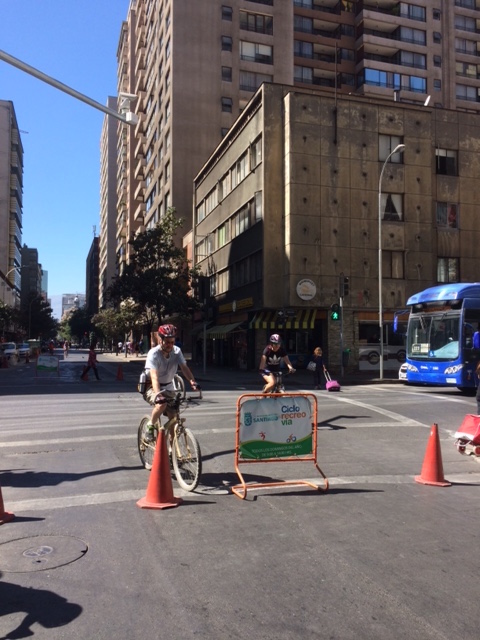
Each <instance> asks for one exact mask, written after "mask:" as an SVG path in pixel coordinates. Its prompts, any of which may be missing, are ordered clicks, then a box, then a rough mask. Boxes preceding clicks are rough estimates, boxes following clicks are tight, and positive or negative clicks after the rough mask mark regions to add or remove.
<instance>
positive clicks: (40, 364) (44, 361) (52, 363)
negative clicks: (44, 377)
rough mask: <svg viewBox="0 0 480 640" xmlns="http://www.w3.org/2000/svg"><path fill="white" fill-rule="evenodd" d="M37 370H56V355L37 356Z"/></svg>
mask: <svg viewBox="0 0 480 640" xmlns="http://www.w3.org/2000/svg"><path fill="white" fill-rule="evenodd" d="M37 371H54V372H55V373H57V371H58V358H57V356H38V358H37Z"/></svg>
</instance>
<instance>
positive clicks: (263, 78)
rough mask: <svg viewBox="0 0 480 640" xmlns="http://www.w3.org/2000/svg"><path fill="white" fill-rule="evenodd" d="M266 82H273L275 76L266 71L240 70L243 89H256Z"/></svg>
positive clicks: (241, 87)
mask: <svg viewBox="0 0 480 640" xmlns="http://www.w3.org/2000/svg"><path fill="white" fill-rule="evenodd" d="M264 82H273V76H271V75H267V74H266V73H253V72H252V71H240V89H241V90H242V91H256V90H257V89H258V88H259V87H260V86H261V85H262V84H263V83H264Z"/></svg>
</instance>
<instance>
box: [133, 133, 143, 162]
mask: <svg viewBox="0 0 480 640" xmlns="http://www.w3.org/2000/svg"><path fill="white" fill-rule="evenodd" d="M144 145H145V136H144V135H143V133H142V134H140V135H139V136H137V139H136V144H135V150H134V155H135V157H136V158H137V157H138V156H139V155H143V147H144Z"/></svg>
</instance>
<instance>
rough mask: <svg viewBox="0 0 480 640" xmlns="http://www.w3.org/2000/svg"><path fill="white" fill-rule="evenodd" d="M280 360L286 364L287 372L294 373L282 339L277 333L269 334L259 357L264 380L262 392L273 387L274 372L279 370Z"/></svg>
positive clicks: (267, 391)
mask: <svg viewBox="0 0 480 640" xmlns="http://www.w3.org/2000/svg"><path fill="white" fill-rule="evenodd" d="M282 360H283V362H285V364H286V365H287V367H288V370H289V372H290V373H294V372H295V369H294V368H293V365H292V363H291V362H290V359H289V357H288V355H287V352H286V351H285V349H284V347H283V346H282V339H281V338H280V336H279V335H278V333H274V334H272V335H271V336H270V344H268V345H267V346H266V347H265V349H264V350H263V353H262V357H261V359H260V375H261V376H262V378H263V379H264V381H265V386H264V387H263V393H270V392H271V391H272V389H273V388H274V387H275V375H274V373H275V372H276V371H280V365H281V363H282Z"/></svg>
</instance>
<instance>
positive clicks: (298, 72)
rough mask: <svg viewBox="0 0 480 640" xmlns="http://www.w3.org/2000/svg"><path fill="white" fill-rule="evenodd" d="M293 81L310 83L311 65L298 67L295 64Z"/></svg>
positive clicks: (311, 75) (311, 79)
mask: <svg viewBox="0 0 480 640" xmlns="http://www.w3.org/2000/svg"><path fill="white" fill-rule="evenodd" d="M294 81H295V82H306V83H308V84H312V82H313V69H312V68H311V67H299V66H298V65H295V67H294Z"/></svg>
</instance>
